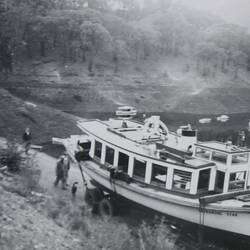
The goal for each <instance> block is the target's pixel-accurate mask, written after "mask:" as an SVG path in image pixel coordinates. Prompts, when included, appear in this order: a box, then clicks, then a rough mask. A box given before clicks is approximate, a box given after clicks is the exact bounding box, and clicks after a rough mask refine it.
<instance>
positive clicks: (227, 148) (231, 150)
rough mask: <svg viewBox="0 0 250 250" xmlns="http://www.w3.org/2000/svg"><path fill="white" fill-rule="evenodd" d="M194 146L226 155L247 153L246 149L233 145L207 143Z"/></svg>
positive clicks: (214, 142) (215, 142)
mask: <svg viewBox="0 0 250 250" xmlns="http://www.w3.org/2000/svg"><path fill="white" fill-rule="evenodd" d="M195 146H198V147H202V148H207V149H209V150H215V151H220V152H223V153H227V154H236V153H237V154H238V153H249V152H250V150H249V149H248V148H242V147H238V146H235V145H228V143H223V142H218V141H207V142H199V143H196V144H195Z"/></svg>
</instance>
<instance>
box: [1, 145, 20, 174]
mask: <svg viewBox="0 0 250 250" xmlns="http://www.w3.org/2000/svg"><path fill="white" fill-rule="evenodd" d="M0 157H1V163H2V164H4V165H7V167H8V170H9V171H10V172H18V171H19V170H20V168H21V165H22V164H23V162H24V161H25V157H23V156H22V152H21V151H20V150H19V148H18V146H17V144H16V143H14V142H9V143H7V147H6V148H4V149H2V150H1V152H0Z"/></svg>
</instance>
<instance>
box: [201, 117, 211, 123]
mask: <svg viewBox="0 0 250 250" xmlns="http://www.w3.org/2000/svg"><path fill="white" fill-rule="evenodd" d="M211 121H212V119H211V118H202V119H200V120H199V123H201V124H206V123H210V122H211Z"/></svg>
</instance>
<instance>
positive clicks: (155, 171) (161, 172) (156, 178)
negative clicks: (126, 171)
mask: <svg viewBox="0 0 250 250" xmlns="http://www.w3.org/2000/svg"><path fill="white" fill-rule="evenodd" d="M167 173H168V169H167V168H166V167H163V166H160V165H157V164H152V177H151V183H152V184H155V185H159V186H162V187H165V186H166V181H167Z"/></svg>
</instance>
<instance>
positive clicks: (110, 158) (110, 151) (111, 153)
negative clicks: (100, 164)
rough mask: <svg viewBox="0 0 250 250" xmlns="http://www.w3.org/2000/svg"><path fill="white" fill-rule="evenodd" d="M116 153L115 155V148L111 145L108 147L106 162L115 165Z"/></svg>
mask: <svg viewBox="0 0 250 250" xmlns="http://www.w3.org/2000/svg"><path fill="white" fill-rule="evenodd" d="M114 155H115V150H114V149H113V148H110V147H108V146H107V147H106V155H105V162H106V163H108V164H110V165H113V164H114Z"/></svg>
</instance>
